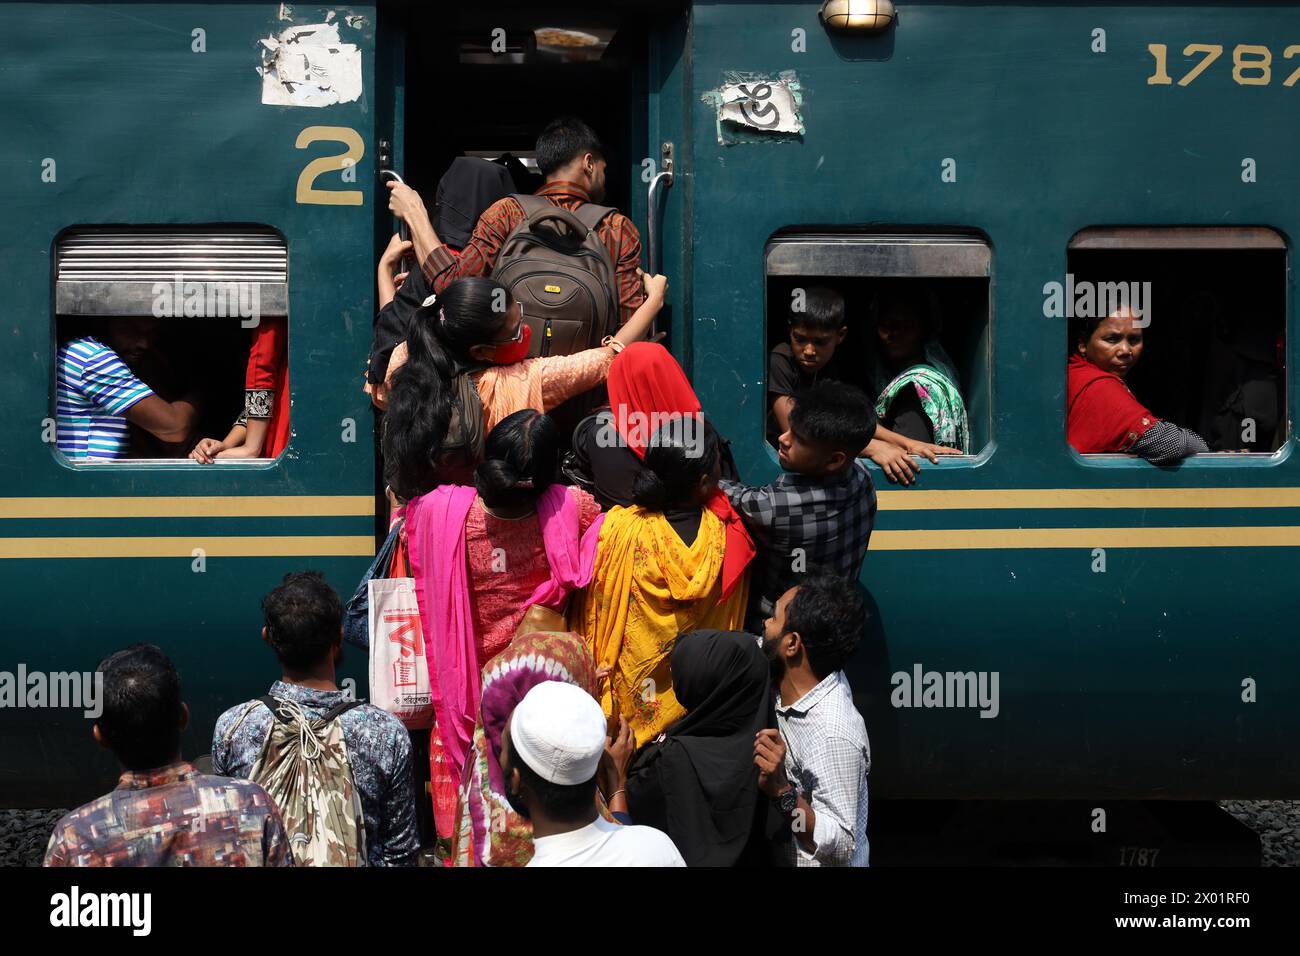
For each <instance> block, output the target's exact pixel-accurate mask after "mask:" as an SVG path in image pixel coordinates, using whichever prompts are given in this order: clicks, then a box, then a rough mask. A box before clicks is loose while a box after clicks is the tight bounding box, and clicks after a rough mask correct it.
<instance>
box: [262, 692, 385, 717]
mask: <svg viewBox="0 0 1300 956" xmlns="http://www.w3.org/2000/svg"><path fill="white" fill-rule="evenodd" d="M257 699H258V700H259V701H261V702H262V703H263V704H266V706H267V707H269V708H271V713H272V714H274V715H275V719H276V720H278V721H280V722H282V723H287V721H286V720H285V718H283V717H281V716H280V711H279V709H278V708H279V706H280V701H279V698H276V697H272V696H271V695H270V694H267V695H266V696H265V697H259V698H257ZM364 703H365V701H363V700H341V701H339V702H338V703H337V704H335V705H334V706H333V707H331V708H330V709H329V710H327V711H325V713H323V714H321V716H320V718H319V719H320V720H323V721H325V723H329V722H330V721H331V720H336V719H337V718H338V717H340V716H341V715H343V714H346V713H347V712H348V711H349V710H351V709H352V708H353V707H360V706H361V705H362V704H364ZM251 709H252V708H251V707H250V708H249V710H251Z"/></svg>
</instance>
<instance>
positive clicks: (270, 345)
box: [190, 316, 289, 464]
mask: <svg viewBox="0 0 1300 956" xmlns="http://www.w3.org/2000/svg"><path fill="white" fill-rule="evenodd" d="M287 444H289V320H288V319H287V318H285V317H284V316H278V317H276V318H272V319H261V320H259V321H258V323H257V327H256V328H255V329H253V344H252V347H251V348H250V349H249V350H248V368H247V370H246V371H245V373H244V413H243V414H242V415H240V416H239V420H238V421H236V422H235V424H234V427H233V428H231V430H230V434H228V435H227V436H226V437H225V438H223V439H222V440H221V441H217V439H215V438H205V439H203V440H202V441H200V442H199V443H198V444H197V445H196V446H194V450H193V451H191V452H190V457H191V458H193V459H194V460H195V461H198V462H202V463H203V464H211V463H212V459H214V458H276V457H278V456H279V454H280V452H282V451H284V447H285V445H287Z"/></svg>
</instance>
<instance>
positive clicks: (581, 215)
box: [569, 202, 618, 232]
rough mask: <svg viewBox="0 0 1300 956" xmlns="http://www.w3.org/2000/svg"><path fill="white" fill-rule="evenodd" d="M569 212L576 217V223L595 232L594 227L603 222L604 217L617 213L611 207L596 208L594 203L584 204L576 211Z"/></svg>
mask: <svg viewBox="0 0 1300 956" xmlns="http://www.w3.org/2000/svg"><path fill="white" fill-rule="evenodd" d="M569 212H571V213H573V214H574V215H575V216H577V217H578V221H579V222H581V223H582V224H583V225H584V226H586V227H587V228H588V229H590V230H591V231H592V232H595V231H596V227H597V226H599V225H600V224H601V223H602V222H604V221H605V217H606V216H609V215H611V214H612V213H615V212H618V210H617V209H615V208H614V207H613V206H597V205H596V204H595V203H594V202H585V203H583V204H582V205H581V206H579V207H578V208H577V209H570V210H569Z"/></svg>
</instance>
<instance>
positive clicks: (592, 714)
mask: <svg viewBox="0 0 1300 956" xmlns="http://www.w3.org/2000/svg"><path fill="white" fill-rule="evenodd" d="M510 742H511V743H512V744H513V745H514V748H515V752H516V753H517V754H518V755H519V757H520V759H522V760H523V762H524V763H526V764H528V766H529V768H530V769H531V770H532V771H533V772H534V773H536V774H537V775H538V776H539V777H541V778H542V779H543V780H549V781H550V782H551V783H554V784H559V785H561V786H571V785H573V784H576V783H586V782H587V781H588V780H590V779H591V778H592V777H594V776H596V767H597V766H598V765H599V764H600V755H601V754H602V753H604V752H605V713H604V711H602V710H601V709H600V704H598V703H596V701H595V700H594V699H593V698H592V696H591V695H590V694H588V693H587V692H586V691H585V690H583V689H582V688H580V687H575V686H574V685H573V684H569V683H566V682H564V681H558V680H548V681H543V682H542V683H540V684H538V685H537V686H536V687H534V688H533V689H532V690H530V691H529V692H528V693H527V694H525V695H524V699H523V700H521V701H520V702H519V704H518V705H517V706H516V707H515V711H514V715H513V716H512V717H511V718H510Z"/></svg>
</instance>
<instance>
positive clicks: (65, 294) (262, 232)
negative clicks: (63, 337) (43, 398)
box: [47, 222, 293, 473]
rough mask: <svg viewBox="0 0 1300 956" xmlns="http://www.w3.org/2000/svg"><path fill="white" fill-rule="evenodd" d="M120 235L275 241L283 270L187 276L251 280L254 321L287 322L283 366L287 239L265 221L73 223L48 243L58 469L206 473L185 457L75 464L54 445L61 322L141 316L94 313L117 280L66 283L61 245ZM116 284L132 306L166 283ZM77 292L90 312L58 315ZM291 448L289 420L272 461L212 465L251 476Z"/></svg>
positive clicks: (253, 256)
mask: <svg viewBox="0 0 1300 956" xmlns="http://www.w3.org/2000/svg"><path fill="white" fill-rule="evenodd" d="M123 233H129V234H132V235H133V236H135V237H138V238H139V239H140V240H147V239H148V238H149V237H160V236H192V237H193V238H194V240H195V243H196V244H197V243H200V242H202V241H204V240H207V241H209V242H214V241H215V243H216V244H217V245H220V244H221V240H222V238H223V237H224V238H226V239H230V238H237V237H240V236H245V237H247V236H257V237H260V238H262V239H272V240H274V241H275V243H277V244H278V247H277V249H276V252H275V255H276V256H277V257H282V259H283V268H282V270H279V269H278V264H271V265H270V267H269V270H268V268H267V263H266V262H264V261H263V262H259V263H257V264H255V265H254V266H253V267H252V268H253V270H254V272H256V271H257V270H259V269H261V270H264V271H266V272H267V274H266V275H259V276H256V277H255V278H254V277H252V275H251V274H250V275H249V276H245V278H242V279H232V278H228V277H223V276H222V275H221V274H220V273H219V272H218V273H213V274H210V275H209V274H205V273H204V272H203V271H201V269H200V270H196V271H194V272H191V273H190V274H189V275H190V276H192V277H193V280H194V281H204V282H206V283H212V284H226V283H230V282H254V281H255V282H257V284H258V285H259V293H258V294H259V300H258V301H259V311H258V313H257V317H258V321H259V322H260V321H261V320H263V319H275V318H283V319H284V320H285V324H286V331H287V338H286V343H285V349H286V352H285V358H286V361H289V359H290V355H291V353H290V351H289V340H291V339H292V338H293V329H292V326H291V320H290V311H291V309H290V291H289V290H290V283H289V278H290V267H289V259H290V256H289V240H288V237H287V236H286V235H285V234H284V232H283V231H282V230H281V229H279V228H278V227H276V226H273V225H270V224H269V223H263V222H256V223H255V222H220V223H117V224H100V223H76V224H73V225H69V226H66V227H64V228H63V229H61V230H60V231H59V232H58V233H57V234H56V235H55V237H54V239H53V241H52V242H51V244H50V308H49V315H50V326H49V332H50V338H49V348H50V363H49V374H48V378H47V382H48V388H49V402H48V405H47V414H48V416H49V418H50V419H51V420H52V421H53V422H54V423H55V428H56V437H55V440H54V441H52V442H49V448H50V453H51V455H52V456H53V458H54V460H55V462H56V463H57V464H58V465H59V466H60V467H62V468H66V469H68V470H70V471H76V472H83V471H84V472H97V471H105V470H107V471H112V472H120V471H123V470H126V471H138V472H158V471H173V472H174V471H191V470H193V469H194V468H196V467H197V468H209V467H211V466H209V465H203V464H201V463H199V462H197V461H194V460H193V459H191V458H189V457H184V458H113V459H107V458H95V459H76V458H69V457H68V456H67V455H66V454H64V453H63V451H62V450H60V448H59V445H58V440H57V427H58V373H59V369H58V353H59V323H60V320H64V321H66V320H69V319H71V320H77V319H80V320H90V321H107V320H109V319H111V318H114V317H119V316H123V315H127V316H134V315H137V314H140V313H124V312H122V311H120V310H117V309H114V310H104V309H103V308H102V307H101V308H100V309H95V305H96V304H100V305H101V306H102V303H96V302H95V301H94V297H95V296H96V294H103V295H104V296H105V297H109V296H111V294H112V293H113V291H114V290H112V289H111V288H109V287H110V286H111V284H112V283H113V282H114V281H115V280H113V279H100V278H89V279H88V278H85V277H82V276H69V277H66V278H65V277H63V276H62V274H61V267H62V266H63V264H64V262H65V261H66V260H67V257H66V255H65V249H66V246H65V243H67V242H68V240H69V239H80V238H85V237H88V236H112V235H116V234H123ZM141 244H142V245H147V244H148V243H147V242H142V243H141ZM205 254H207V255H211V254H212V250H207V251H206V252H205ZM247 256H248V257H249V259H250V261H252V260H254V259H256V258H257V257H256V254H255V253H254V252H251V251H250V252H249V253H247ZM201 261H202V260H201V259H200V260H197V262H201ZM107 268H109V270H110V271H111V266H109V267H107ZM209 268H210V264H209ZM181 274H182V276H184V275H185V273H184V272H182V273H181ZM235 274H239V273H238V272H236V273H235ZM61 280H62V281H63V282H68V283H70V284H79V285H81V286H82V287H83V289H82V290H80V291H77V292H74V290H72V289H65V288H64V287H63V286H61ZM116 281H119V282H123V283H128V282H129V283H132V284H133V285H134V286H136V288H135V290H134V291H135V292H136V295H135V296H131V295H130V294H129V293H128V294H126V295H119V296H118V297H117V298H116V299H115V300H114V301H117V302H123V301H128V302H129V301H131V300H133V299H134V300H136V301H138V300H139V298H140V296H139V292H140V289H139V286H141V285H143V284H150V285H152V283H154V282H156V281H165V280H163V279H161V278H158V277H156V276H155V277H153V278H148V279H138V278H133V279H127V278H122V279H118V280H116ZM183 281H184V280H183ZM81 292H85V293H88V295H89V299H88V301H89V303H90V305H91V308H90V310H88V311H85V312H60V311H59V307H60V304H61V303H65V302H71V301H80V297H81ZM205 299H206V290H205ZM264 301H265V302H268V303H269V306H267V307H265V308H263V307H262V303H263V302H264ZM177 319H179V320H181V321H193V320H194V317H184V316H172V317H169V318H166V319H164V321H175V320H177ZM215 320H216V321H238V322H240V324H241V325H242V324H243V321H244V320H243V319H242V318H241V317H240V316H238V315H234V316H223V317H218V318H216V319H215ZM245 327H246V328H250V329H251V328H253V327H255V326H245ZM290 364H292V363H290ZM241 390H242V388H241ZM285 400H286V401H289V402H290V403H291V404H292V388H291V389H290V394H289V395H288V396H285ZM233 426H234V422H233V421H232V422H231V424H230V425H229V426H228V427H227V429H226V431H227V432H229V430H230V428H232V427H233ZM205 437H208V436H205ZM216 437H218V438H220V437H224V433H223V435H221V436H216ZM292 444H293V433H292V418H291V421H290V436H289V440H288V442H286V444H285V447H284V448H283V449H281V451H280V454H279V455H277V456H275V457H274V458H246V459H217V460H214V461H213V463H212V464H213V465H219V466H221V467H223V468H234V469H236V470H238V471H240V472H244V473H247V472H250V471H254V472H256V471H270V470H273V469H276V468H278V467H279V466H280V463H281V461H282V460H284V457H285V453H286V452H287V451H289V448H290V446H291V445H292Z"/></svg>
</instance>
